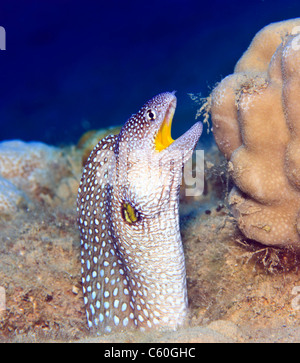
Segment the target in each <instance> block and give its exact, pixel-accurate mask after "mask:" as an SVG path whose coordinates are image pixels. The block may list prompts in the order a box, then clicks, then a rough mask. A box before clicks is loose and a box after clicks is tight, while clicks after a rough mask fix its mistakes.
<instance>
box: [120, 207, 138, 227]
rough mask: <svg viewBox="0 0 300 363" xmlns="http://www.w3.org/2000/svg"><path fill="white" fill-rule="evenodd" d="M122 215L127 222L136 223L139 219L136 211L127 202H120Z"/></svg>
mask: <svg viewBox="0 0 300 363" xmlns="http://www.w3.org/2000/svg"><path fill="white" fill-rule="evenodd" d="M122 217H123V219H124V220H125V221H126V222H127V223H129V224H133V223H136V222H137V221H138V220H139V215H138V212H137V211H136V210H135V209H134V207H133V206H132V205H131V204H129V203H127V202H124V203H123V204H122Z"/></svg>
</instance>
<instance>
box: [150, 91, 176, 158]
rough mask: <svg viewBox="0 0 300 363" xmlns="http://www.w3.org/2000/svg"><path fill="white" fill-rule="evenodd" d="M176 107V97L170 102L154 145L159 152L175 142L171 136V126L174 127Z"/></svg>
mask: <svg viewBox="0 0 300 363" xmlns="http://www.w3.org/2000/svg"><path fill="white" fill-rule="evenodd" d="M175 109H176V98H175V99H173V100H172V101H171V102H170V105H169V107H168V109H167V111H166V114H165V117H164V119H163V122H162V124H161V126H160V128H159V130H158V132H157V134H156V136H155V139H154V146H155V150H156V151H158V152H160V151H162V150H164V149H166V148H167V147H168V146H170V145H171V144H172V143H173V142H174V140H173V139H172V136H171V127H172V121H173V116H174V113H175Z"/></svg>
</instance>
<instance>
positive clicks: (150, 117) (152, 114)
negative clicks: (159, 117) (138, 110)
mask: <svg viewBox="0 0 300 363" xmlns="http://www.w3.org/2000/svg"><path fill="white" fill-rule="evenodd" d="M146 116H147V119H148V120H150V121H153V120H155V119H156V113H155V111H154V110H152V109H151V108H149V110H147V111H146Z"/></svg>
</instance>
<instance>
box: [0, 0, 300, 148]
mask: <svg viewBox="0 0 300 363" xmlns="http://www.w3.org/2000/svg"><path fill="white" fill-rule="evenodd" d="M299 16H300V1H299V0H297V1H289V0H285V1H283V0H264V1H262V0H253V1H249V2H247V1H242V0H239V1H236V0H233V1H216V0H209V1H205V2H204V1H201V0H198V1H196V0H148V1H143V0H131V1H130V0H127V1H125V0H122V1H121V0H118V1H117V0H109V1H99V0H98V1H88V0H86V1H76V0H59V1H58V0H51V1H48V0H44V1H41V0H39V1H33V0H26V1H25V0H6V1H4V0H2V1H1V3H0V25H1V26H3V27H4V28H5V29H6V50H5V51H0V67H1V72H0V126H1V127H0V140H4V139H16V138H20V139H23V140H40V141H44V142H47V143H50V144H56V145H58V144H66V143H75V142H77V140H78V138H79V137H80V136H81V135H82V133H83V132H84V131H86V130H87V129H91V128H100V127H106V126H109V125H115V124H123V123H124V122H125V121H126V119H127V118H128V117H129V116H130V115H131V114H132V113H134V112H136V111H137V110H138V109H139V108H140V106H141V105H142V104H143V103H144V102H145V101H147V100H148V99H149V98H151V97H152V96H154V95H155V94H157V93H160V92H164V91H173V90H177V93H176V95H177V97H178V108H177V112H176V114H175V117H174V122H173V136H174V137H177V136H179V135H180V134H181V133H182V132H184V131H185V130H186V129H187V128H188V127H189V126H191V125H192V124H193V123H194V117H195V113H196V108H197V107H196V105H195V104H194V103H193V102H192V101H191V100H190V98H189V96H188V95H187V93H190V92H192V93H199V92H201V94H202V95H203V96H207V95H208V94H209V91H210V89H211V88H212V87H213V86H214V84H215V83H216V82H217V81H219V80H220V79H221V78H222V77H224V76H226V75H227V74H229V73H231V72H232V70H233V67H234V65H235V63H236V61H237V60H238V59H239V58H240V56H241V55H242V53H243V52H244V51H245V50H246V48H247V47H248V45H249V43H250V41H251V39H252V38H253V36H254V35H255V33H256V32H257V31H259V30H260V29H261V28H262V27H263V26H265V25H267V24H269V23H271V22H274V21H280V20H285V19H289V18H294V17H299Z"/></svg>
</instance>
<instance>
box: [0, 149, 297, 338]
mask: <svg viewBox="0 0 300 363" xmlns="http://www.w3.org/2000/svg"><path fill="white" fill-rule="evenodd" d="M65 153H66V155H67V158H68V160H69V161H70V160H71V161H72V162H71V163H69V164H70V165H71V166H72V168H73V176H72V178H73V179H74V178H75V180H77V181H78V182H79V179H80V176H81V155H80V153H79V152H78V150H77V151H76V150H75V149H74V148H70V149H69V150H67V151H66V152H65ZM205 175H206V177H205V191H204V194H203V195H202V196H201V197H197V198H192V197H189V198H188V197H185V196H184V193H183V192H182V193H181V204H180V216H181V232H182V240H183V244H184V251H185V256H186V269H187V285H188V296H189V308H190V312H189V319H188V321H187V324H186V326H185V327H182V328H180V329H178V330H177V331H176V332H170V331H154V332H145V333H140V332H138V333H136V332H126V331H121V330H120V332H119V333H117V334H107V335H104V336H100V337H95V336H92V335H90V334H89V332H88V329H87V326H86V316H85V310H84V304H83V298H82V292H81V282H80V243H79V232H78V228H77V224H76V208H75V200H76V193H77V191H76V188H75V187H74V185H75V186H76V183H74V182H73V192H72V193H69V194H68V193H64V192H62V191H64V185H62V184H60V185H59V186H58V189H57V190H58V191H59V192H60V198H56V197H55V196H54V195H53V194H52V195H48V196H44V198H42V199H40V200H39V201H37V202H36V203H35V204H33V205H31V206H30V208H23V209H22V208H20V209H19V211H17V212H16V213H14V215H13V216H1V217H0V231H1V232H0V256H1V258H0V286H1V287H2V291H4V292H5V299H6V304H5V309H3V307H2V309H3V310H1V311H0V341H1V342H33V341H34V342H41V341H48V342H53V341H60V342H61V341H64V342H65V341H68V342H69V341H72V342H77V341H80V342H90V341H93V342H113V343H115V342H162V343H163V342H189V343H196V342H300V324H299V321H300V275H299V267H300V253H299V252H297V251H295V250H294V249H291V248H288V249H279V248H272V247H266V246H263V245H260V244H258V243H256V242H254V241H249V240H247V239H245V238H244V237H243V235H242V234H241V233H240V232H239V230H238V228H237V226H236V223H235V220H234V219H233V218H232V216H231V214H230V211H229V209H228V208H227V205H226V196H227V193H228V190H229V188H230V181H229V180H228V176H227V173H226V167H225V162H224V160H223V159H222V157H221V155H220V154H219V152H218V151H217V149H216V147H212V148H211V149H210V150H207V151H206V173H205ZM73 181H74V180H73ZM64 182H65V183H67V182H68V183H69V184H68V185H69V186H70V180H67V179H64ZM62 195H64V196H65V198H67V200H62V199H63V197H62ZM60 200H61V201H62V202H61V203H60V202H59V201H60ZM2 299H3V297H2ZM0 307H1V305H0Z"/></svg>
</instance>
